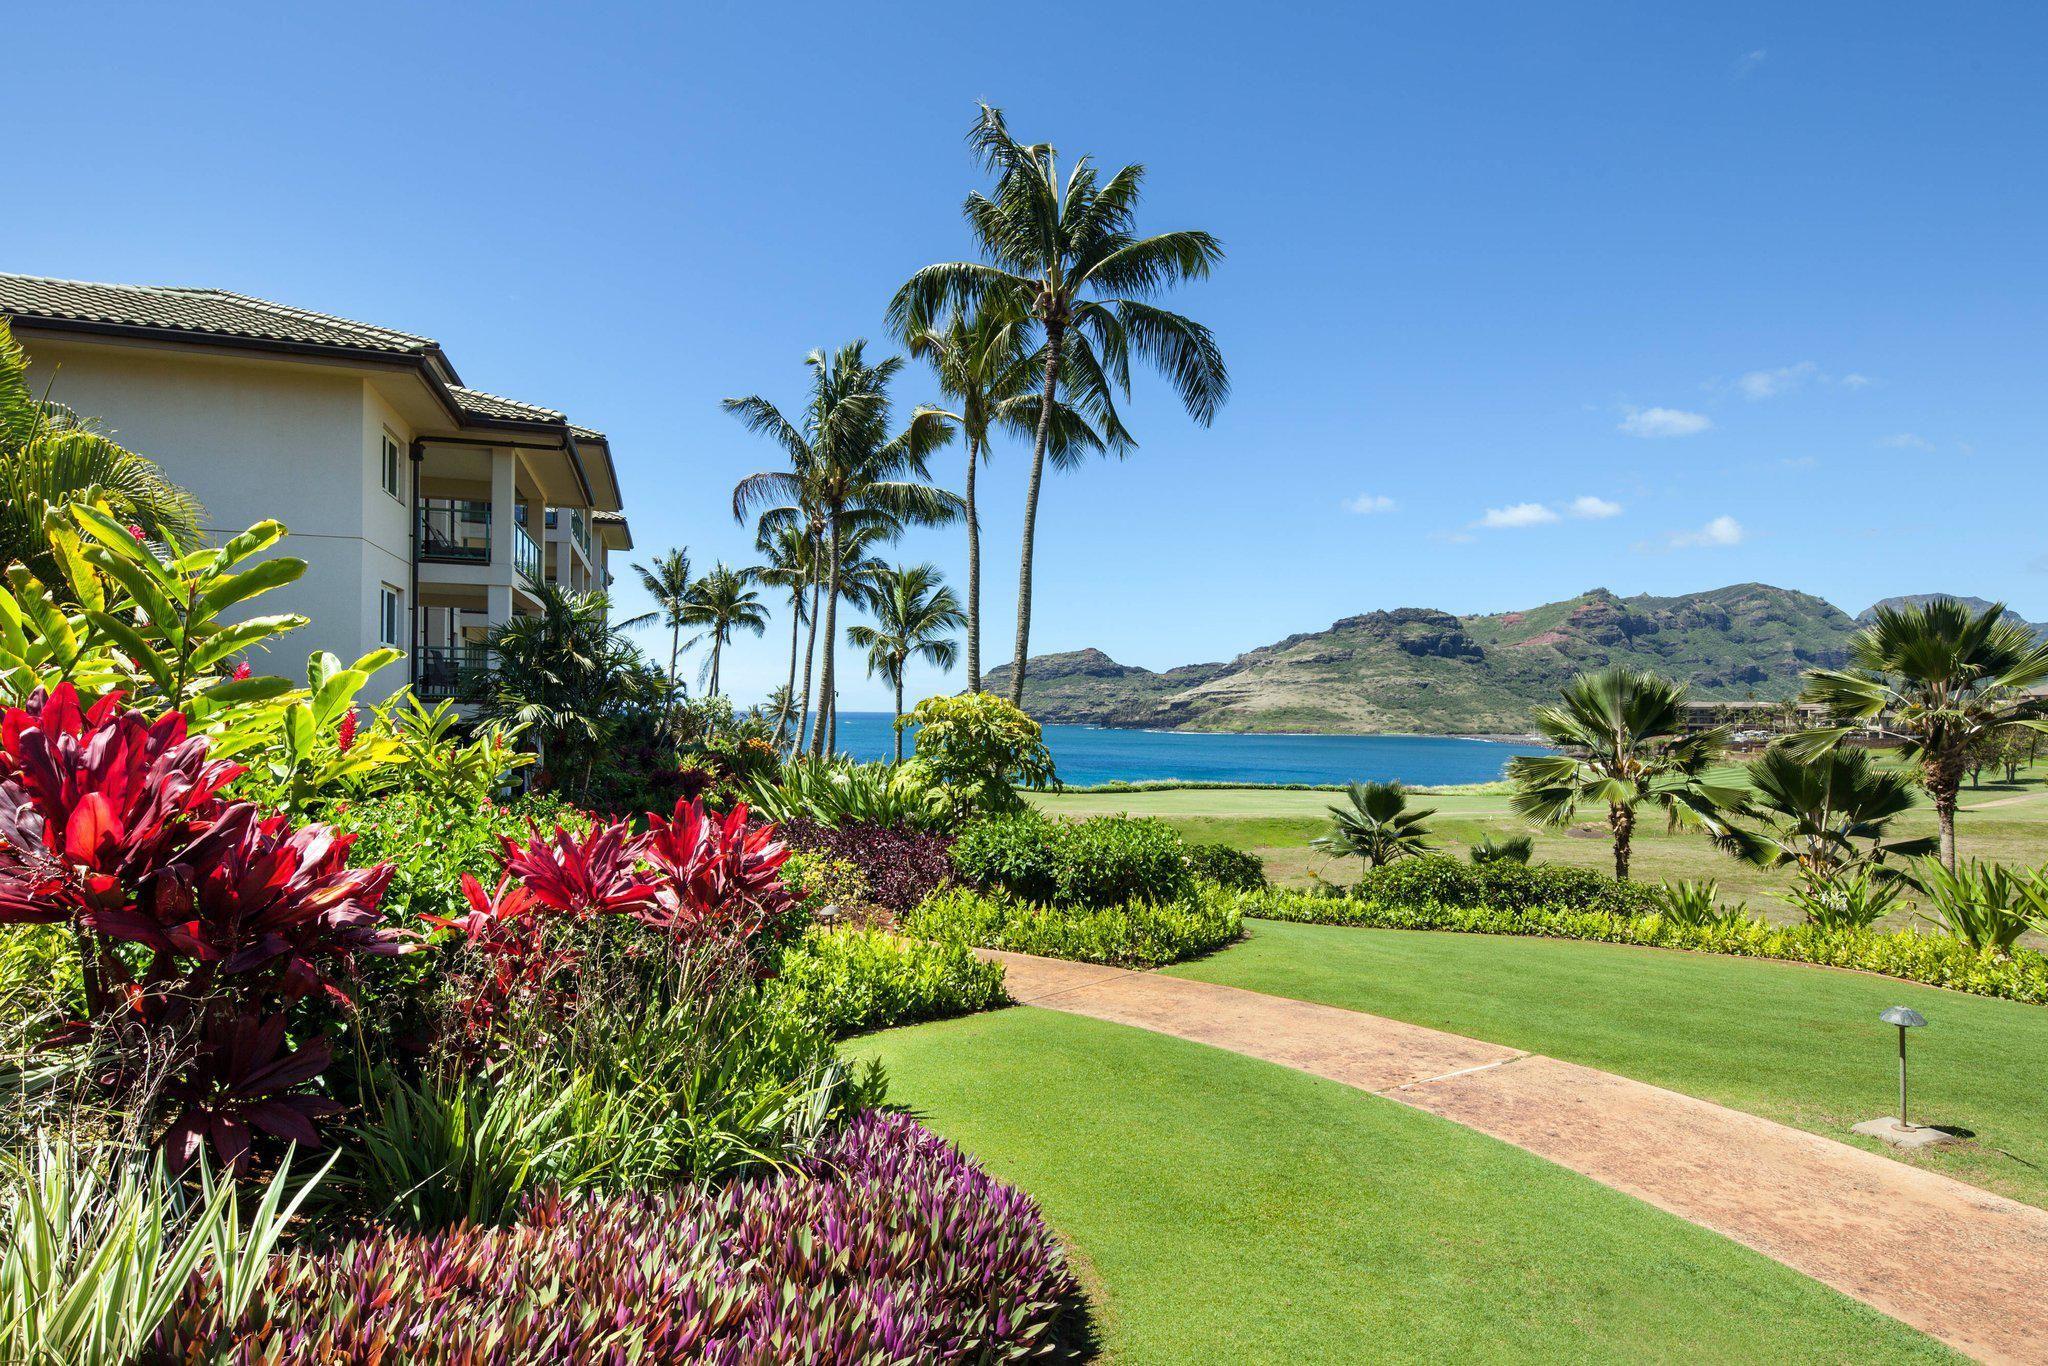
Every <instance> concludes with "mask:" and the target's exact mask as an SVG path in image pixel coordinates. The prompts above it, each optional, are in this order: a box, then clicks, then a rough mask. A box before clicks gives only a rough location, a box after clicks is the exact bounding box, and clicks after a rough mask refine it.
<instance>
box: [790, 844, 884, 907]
mask: <svg viewBox="0 0 2048 1366" xmlns="http://www.w3.org/2000/svg"><path fill="white" fill-rule="evenodd" d="M779 872H780V875H781V878H782V885H783V886H785V887H787V888H789V890H790V891H791V892H793V893H795V895H796V898H797V905H798V906H799V907H800V908H801V909H802V911H803V913H804V914H805V915H807V916H815V915H817V914H818V912H819V911H822V910H823V909H825V907H827V906H837V907H838V908H839V909H840V910H841V911H843V912H850V911H852V910H854V909H855V908H857V907H859V906H862V905H864V904H865V903H866V902H867V899H868V879H867V874H865V873H863V872H861V870H860V866H859V865H858V864H856V863H853V862H852V861H850V860H848V859H843V858H833V857H832V856H831V855H830V854H823V853H810V852H807V851H805V850H802V849H799V850H797V851H796V852H794V853H792V854H791V855H790V856H789V858H788V859H786V860H785V861H784V862H783V865H782V867H781V869H780V870H779Z"/></svg>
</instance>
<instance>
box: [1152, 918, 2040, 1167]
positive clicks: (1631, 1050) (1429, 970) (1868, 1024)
mask: <svg viewBox="0 0 2048 1366" xmlns="http://www.w3.org/2000/svg"><path fill="white" fill-rule="evenodd" d="M1245 923H1246V927H1247V929H1248V930H1249V937H1248V938H1247V939H1246V940H1245V942H1244V943H1242V944H1240V945H1239V946H1237V947H1235V948H1233V949H1231V950H1230V951H1229V952H1227V953H1223V954H1219V955H1217V956H1216V957H1213V958H1210V959H1207V960H1204V961H1202V962H1198V963H1187V964H1182V965H1180V966H1179V967H1176V968H1174V969H1172V971H1173V972H1174V973H1175V975H1177V976H1182V977H1191V978H1197V979H1200V980H1202V981H1207V982H1222V983H1226V984H1228V985H1230V986H1237V987H1246V988H1249V989H1251V990H1253V991H1263V992H1267V993H1269V994H1272V995H1276V996H1288V997H1293V998H1295V999H1298V1000H1304V1001H1320V1002H1322V1003H1324V1004H1327V1005H1334V1006H1343V1007H1345V1008H1347V1009H1352V1010H1364V1011H1370V1012H1372V1013H1374V1014H1377V1015H1386V1016H1390V1017H1392V1018H1394V1019H1397V1020H1407V1021H1410V1022H1411V1023H1414V1024H1422V1025H1429V1026H1431V1027H1433V1028H1436V1029H1445V1030H1449V1031H1451V1032H1453V1033H1457V1034H1466V1035H1470V1036H1472V1037H1474V1038H1481V1039H1487V1040H1490V1041H1492V1042H1494V1043H1500V1044H1506V1045H1508V1046H1510V1047H1513V1048H1521V1049H1527V1050H1529V1051H1531V1052H1535V1053H1544V1054H1548V1055H1549V1056H1551V1057H1554V1058H1562V1059H1565V1060H1566V1061H1569V1062H1576V1063H1584V1064H1586V1065H1588V1066H1591V1067H1598V1068H1602V1069H1604V1070H1606V1071H1609V1072H1617V1073H1620V1074H1621V1075H1623V1076H1626V1077H1633V1078H1635V1079H1636V1080H1638V1081H1647V1082H1652V1083H1654V1084H1656V1085H1658V1086H1664V1087H1668V1088H1670V1089H1671V1090H1674V1091H1683V1092H1685V1093H1686V1094H1688V1095H1694V1096H1701V1097H1704V1098H1706V1099H1708V1100H1714V1101H1719V1102H1720V1103H1722V1104H1724V1105H1728V1106H1732V1107H1734V1108H1736V1109H1740V1110H1747V1111H1749V1112H1751V1113H1753V1114H1758V1115H1763V1116H1766V1117H1767V1118H1770V1119H1775V1120H1779V1121H1781V1122H1783V1123H1786V1124H1791V1125H1795V1126H1797V1127H1799V1128H1802V1129H1807V1130H1811V1131H1812V1132H1814V1133H1820V1134H1825V1135H1827V1136H1828V1137H1830V1138H1836V1139H1840V1140H1842V1141H1844V1142H1852V1143H1856V1144H1858V1145H1859V1146H1862V1147H1866V1148H1868V1149H1870V1150H1871V1151H1874V1152H1882V1153H1885V1154H1886V1155H1888V1156H1896V1154H1894V1153H1893V1152H1892V1150H1891V1149H1889V1148H1886V1147H1884V1146H1883V1145H1881V1144H1879V1143H1876V1142H1874V1141H1872V1140H1868V1139H1858V1138H1855V1137H1853V1136H1852V1135H1851V1134H1850V1133H1849V1126H1850V1125H1852V1124H1854V1123H1856V1122H1857V1121H1859V1120H1865V1119H1870V1118H1872V1117H1873V1116H1876V1115H1883V1114H1889V1113H1891V1111H1892V1110H1893V1109H1894V1108H1895V1103H1896V1099H1897V1095H1898V1090H1897V1088H1898V1063H1897V1052H1896V1037H1897V1036H1896V1034H1895V1032H1894V1031H1893V1030H1892V1028H1891V1027H1890V1026H1887V1025H1883V1024H1880V1023H1879V1022H1878V1018H1877V1017H1878V1014H1879V1012H1880V1011H1882V1010H1883V1009H1884V1008H1885V1007H1886V1006H1890V1005H1908V1006H1912V1007H1913V1008H1914V1009H1916V1010H1918V1011H1919V1012H1920V1013H1921V1014H1923V1015H1925V1016H1926V1017H1927V1019H1928V1022H1929V1027H1928V1028H1926V1029H1922V1030H1916V1031H1914V1036H1913V1039H1912V1041H1911V1048H1912V1075H1913V1093H1914V1096H1915V1097H1916V1099H1914V1100H1913V1101H1912V1107H1913V1110H1914V1114H1915V1116H1916V1117H1918V1118H1920V1119H1922V1120H1924V1121H1925V1122H1928V1123H1934V1124H1948V1125H1956V1126H1960V1127H1963V1128H1966V1129H1969V1130H1971V1131H1973V1132H1974V1133H1975V1134H1976V1138H1975V1140H1974V1141H1972V1142H1970V1143H1965V1144H1958V1145H1955V1146H1953V1147H1947V1148H1940V1149H1935V1150H1933V1151H1932V1152H1931V1153H1927V1154H1921V1155H1915V1156H1913V1157H1911V1158H1909V1159H1904V1160H1910V1161H1912V1162H1914V1163H1915V1164H1917V1165H1921V1166H1926V1167H1929V1168H1931V1169H1933V1170H1936V1171H1941V1172H1944V1173H1946V1174H1948V1175H1950V1176H1953V1177H1956V1178H1957V1179H1958V1180H1962V1181H1968V1182H1970V1183H1972V1184H1974V1185H1978V1186H1982V1187H1985V1188H1986V1189H1989V1190H1995V1191H1998V1192H2000V1193H2002V1194H2005V1195H2010V1196H2012V1197H2014V1198H2015V1199H2019V1200H2025V1201H2028V1202H2029V1203H2032V1204H2035V1205H2042V1206H2048V1091H2044V1089H2043V1086H2042V1081H2041V1062H2042V1059H2043V1058H2048V1009H2044V1008H2042V1007H2040V1006H2028V1005H2019V1004H2016V1003H2014V1002H2010V1001H1993V1000H1987V999H1984V998H1982V997H1976V996H1966V995H1963V994H1962V993H1960V992H1949V991H1941V990H1938V989H1936V988H1933V987H1921V986H1913V985H1909V984H1906V983H1901V982H1894V981H1891V980H1889V979H1886V978H1881V977H1873V976H1869V975H1866V974H1863V973H1854V972H1842V971H1836V970H1833V969H1828V968H1816V967H1808V966H1805V965H1803V964H1796V963H1771V962H1763V961H1759V960H1755V959H1745V958H1724V957H1717V956H1715V955H1711V954H1693V953H1680V952H1674V951H1672V950H1668V949H1643V948H1634V947H1629V946H1625V945H1614V944H1584V943H1575V942H1567V941H1563V940H1552V939H1513V938H1499V937H1494V936H1488V935H1463V934H1434V933H1428V932H1409V931H1400V930H1358V929H1343V928H1337V927H1334V926H1327V925H1291V924H1278V923H1275V922H1272V921H1263V920H1261V921H1247V922H1245Z"/></svg>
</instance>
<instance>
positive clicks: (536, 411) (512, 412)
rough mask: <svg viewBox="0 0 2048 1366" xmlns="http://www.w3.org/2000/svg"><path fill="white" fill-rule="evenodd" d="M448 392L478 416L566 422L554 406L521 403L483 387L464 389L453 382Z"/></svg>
mask: <svg viewBox="0 0 2048 1366" xmlns="http://www.w3.org/2000/svg"><path fill="white" fill-rule="evenodd" d="M448 392H449V393H451V394H453V395H455V401H456V403H458V404H459V405H461V407H462V411H464V412H465V413H473V414H475V415H476V416H478V417H499V418H504V417H509V418H512V419H514V420H515V421H519V422H565V421H566V420H567V419H565V418H564V417H563V416H562V414H560V413H558V412H556V411H555V410H554V409H553V408H543V407H540V406H539V405H538V404H533V403H521V402H520V401H519V400H518V399H516V398H505V397H502V396H501V395H498V394H487V393H485V392H484V391H483V390H481V389H464V388H462V387H461V386H459V385H454V384H451V385H449V386H448Z"/></svg>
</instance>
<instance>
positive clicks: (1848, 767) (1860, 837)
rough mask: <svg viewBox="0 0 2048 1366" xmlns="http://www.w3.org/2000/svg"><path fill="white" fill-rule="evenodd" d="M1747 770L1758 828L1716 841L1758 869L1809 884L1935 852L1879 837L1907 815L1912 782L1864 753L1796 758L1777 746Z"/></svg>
mask: <svg viewBox="0 0 2048 1366" xmlns="http://www.w3.org/2000/svg"><path fill="white" fill-rule="evenodd" d="M1748 770H1749V786H1750V795H1749V798H1748V807H1749V811H1750V814H1752V815H1755V816H1758V817H1760V818H1761V819H1762V821H1763V826H1762V828H1761V829H1758V830H1741V829H1732V830H1730V831H1729V832H1728V834H1727V836H1726V837H1724V838H1723V839H1722V840H1720V841H1719V843H1720V844H1721V846H1722V847H1723V848H1725V849H1727V850H1728V851H1729V852H1730V853H1733V854H1735V855H1737V856H1738V857H1740V858H1743V859H1746V860H1748V861H1749V862H1751V863H1754V864H1756V865H1758V866H1759V867H1763V868H1783V867H1788V866H1793V867H1797V868H1798V869H1799V872H1800V875H1801V876H1802V877H1805V878H1808V879H1809V880H1812V879H1825V878H1827V877H1830V876H1832V875H1833V874H1834V873H1836V872H1837V871H1840V870H1842V869H1853V868H1859V867H1862V866H1864V865H1867V864H1873V863H1882V862H1883V861H1884V860H1885V858H1886V857H1888V856H1893V857H1898V858H1914V857H1917V856H1918V855H1921V854H1925V853H1929V852H1931V851H1932V850H1933V849H1934V847H1935V842H1934V841H1933V840H1931V839H1924V838H1923V839H1907V840H1888V839H1886V838H1885V835H1886V830H1887V827H1888V826H1889V825H1890V824H1891V822H1892V821H1893V820H1894V819H1895V818H1896V817H1898V816H1901V815H1904V814H1905V813H1906V812H1908V811H1910V810H1912V809H1913V801H1914V798H1913V783H1912V779H1910V778H1909V777H1907V776H1906V775H1905V774H1903V773H1898V772H1888V771H1886V770H1883V769H1880V768H1877V767H1875V766H1874V765H1873V764H1872V763H1871V762H1870V751H1869V750H1864V749H1847V748H1840V747H1838V748H1835V749H1832V750H1829V751H1828V752H1827V753H1825V754H1819V755H1815V756H1814V757H1812V758H1811V759H1802V758H1800V757H1799V756H1798V755H1796V754H1794V753H1793V752H1792V751H1791V750H1789V749H1787V748H1785V747H1784V746H1783V745H1777V746H1773V747H1772V748H1770V749H1767V750H1765V751H1764V752H1763V754H1762V755H1761V756H1759V757H1758V758H1757V759H1755V760H1753V761H1752V762H1751V763H1750V764H1749V765H1748Z"/></svg>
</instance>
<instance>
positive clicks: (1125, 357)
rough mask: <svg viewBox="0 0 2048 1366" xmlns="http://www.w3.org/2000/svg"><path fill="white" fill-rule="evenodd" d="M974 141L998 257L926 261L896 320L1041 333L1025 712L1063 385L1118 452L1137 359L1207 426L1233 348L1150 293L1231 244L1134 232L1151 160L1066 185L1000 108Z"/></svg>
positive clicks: (1028, 541)
mask: <svg viewBox="0 0 2048 1366" xmlns="http://www.w3.org/2000/svg"><path fill="white" fill-rule="evenodd" d="M968 143H969V145H970V146H972V147H973V148H974V150H975V152H976V153H977V154H978V155H979V156H980V157H981V160H982V162H983V164H984V165H985V166H986V167H987V169H988V170H989V172H990V173H991V174H993V175H994V176H995V177H996V185H995V190H994V193H993V195H992V196H991V195H984V194H981V193H980V192H976V193H973V194H970V195H969V196H968V197H967V202H966V205H965V212H966V215H967V222H968V225H969V227H970V229H971V230H972V231H973V233H974V236H975V239H976V241H977V243H978V245H979V246H980V248H981V252H982V255H983V256H984V257H986V258H987V259H986V260H983V261H949V262H942V263H940V264H937V265H930V266H926V267H925V268H924V269H922V270H920V271H918V272H917V273H916V274H915V275H913V276H911V277H910V279H909V280H908V281H907V282H906V283H905V284H904V285H903V287H902V288H901V289H899V290H898V291H897V292H896V297H895V298H894V299H893V300H891V301H890V304H889V317H890V322H891V325H892V326H894V327H895V328H896V330H897V332H898V334H899V335H901V336H906V337H907V336H911V335H914V334H916V333H919V332H923V331H925V330H926V329H928V328H930V327H932V326H933V325H934V324H935V323H936V322H937V320H938V319H939V317H940V315H941V314H942V313H943V312H944V311H945V310H946V309H947V308H948V307H949V306H952V307H958V308H967V309H976V310H980V311H982V312H986V313H989V314H991V315H994V316H997V317H1002V318H1009V319H1014V320H1017V321H1020V322H1021V321H1024V320H1029V322H1030V323H1031V324H1033V325H1034V326H1035V327H1036V328H1037V330H1038V334H1039V339H1040V346H1039V354H1040V357H1041V364H1042V366H1043V374H1042V378H1041V382H1040V396H1039V407H1038V425H1037V430H1036V435H1035V436H1034V439H1033V443H1032V451H1031V477H1030V482H1029V485H1028V486H1027V490H1026V493H1025V499H1024V544H1023V552H1022V556H1021V559H1020V563H1019V566H1018V573H1017V656H1016V662H1015V664H1014V666H1013V673H1012V676H1011V679H1010V701H1011V702H1012V703H1013V704H1016V705H1019V706H1021V705H1022V704H1023V700H1024V669H1025V657H1026V655H1027V654H1028V653H1029V650H1030V645H1031V575H1032V551H1033V546H1034V539H1035V535H1036V532H1037V526H1038V494H1039V488H1040V485H1041V484H1042V482H1043V480H1044V477H1045V458H1046V452H1047V449H1048V447H1049V445H1050V443H1051V438H1052V429H1053V421H1054V413H1055V412H1056V410H1057V407H1058V403H1059V392H1060V386H1061V384H1062V383H1063V382H1064V383H1065V385H1066V387H1067V390H1068V392H1069V393H1070V394H1071V395H1072V401H1073V402H1074V403H1076V404H1077V405H1078V406H1079V407H1080V408H1081V409H1082V410H1083V411H1084V412H1085V413H1086V414H1087V415H1088V417H1089V418H1090V419H1091V420H1092V422H1093V423H1094V425H1095V429H1096V430H1097V431H1098V432H1099V433H1100V435H1101V438H1102V440H1103V442H1104V443H1105V444H1106V445H1107V446H1108V447H1109V448H1110V449H1112V450H1114V451H1116V452H1118V453H1119V454H1121V453H1123V452H1124V451H1126V450H1128V449H1129V448H1130V446H1131V445H1132V441H1131V438H1130V433H1128V432H1127V431H1125V430H1124V427H1123V424H1122V422H1120V421H1119V420H1118V418H1117V415H1116V408H1115V405H1114V401H1113V400H1114V393H1113V392H1112V391H1113V389H1114V390H1121V391H1123V393H1124V394H1125V395H1126V396H1128V395H1129V393H1130V382H1131V357H1132V355H1133V354H1134V353H1135V354H1136V355H1137V356H1138V357H1139V358H1140V359H1141V360H1145V361H1148V362H1150V363H1151V364H1152V365H1153V366H1155V367H1157V368H1158V369H1159V370H1161V371H1163V372H1164V373H1165V375H1166V377H1167V379H1168V381H1169V382H1170V383H1171V384H1172V385H1173V387H1174V389H1175V390H1176V392H1178V394H1179V396H1180V400H1181V402H1182V404H1183V405H1184V406H1185V407H1186V408H1187V410H1188V413H1189V415H1190V416H1192V417H1193V418H1194V419H1195V420H1196V421H1197V422H1199V423H1201V424H1202V425H1203V426H1207V425H1208V424H1209V423H1210V422H1212V421H1213V420H1214V419H1215V416H1216V410H1217V409H1218V408H1219V407H1221V406H1222V404H1223V401H1224V400H1225V398H1227V397H1228V396H1229V393H1230V377H1229V373H1228V371H1227V370H1226V368H1225V366H1224V363H1223V353H1222V351H1221V350H1220V349H1218V347H1217V345H1216V341H1215V338H1214V337H1212V336H1211V335H1210V333H1209V329H1208V328H1206V327H1204V326H1202V325H1201V324H1200V323H1197V322H1194V321H1193V320H1191V319H1188V318H1184V317H1182V316H1180V315H1179V314H1177V313H1170V312H1168V311H1166V310H1165V309H1162V308H1159V307H1156V306H1155V305H1153V304H1152V303H1151V302H1150V299H1151V298H1152V297H1153V296H1155V295H1157V294H1158V293H1159V292H1160V291H1162V290H1164V289H1166V288H1167V287H1169V286H1171V285H1174V284H1178V283H1180V282H1182V281H1184V280H1193V279H1201V278H1204V277H1206V276H1207V275H1208V274H1209V271H1210V269H1211V268H1212V267H1213V266H1214V265H1215V264H1216V262H1217V261H1219V260H1221V259H1222V257H1223V248H1222V246H1221V244H1220V243H1218V242H1217V240H1216V239H1215V238H1214V237H1212V236H1210V235H1209V234H1208V233H1206V232H1199V231H1180V232H1165V233H1159V234H1157V235H1155V236H1151V237H1139V236H1137V235H1136V234H1135V233H1134V232H1133V228H1134V226H1135V224H1134V219H1135V217H1136V211H1137V206H1138V198H1139V190H1140V185H1141V184H1142V182H1143V180H1144V177H1145V168H1144V167H1143V166H1126V167H1124V168H1123V169H1122V170H1120V171H1118V172H1116V174H1114V175H1112V176H1110V177H1109V179H1108V180H1106V181H1105V180H1103V179H1102V178H1101V176H1100V175H1099V174H1098V173H1097V171H1096V168H1095V165H1094V163H1093V162H1091V161H1090V160H1089V159H1088V158H1087V157H1085V156H1084V157H1082V158H1080V159H1079V160H1078V161H1077V162H1075V163H1074V166H1073V168H1072V170H1071V171H1070V172H1069V173H1068V174H1067V176H1066V177H1065V178H1064V179H1062V178H1061V176H1060V173H1059V159H1058V155H1057V153H1056V152H1055V150H1054V149H1053V148H1052V147H1051V146H1049V145H1047V144H1044V143H1038V144H1034V145H1031V146H1025V145H1024V144H1022V143H1019V142H1018V141H1017V140H1016V139H1015V138H1013V137H1011V136H1010V131H1009V129H1008V127H1007V126H1006V125H1005V124H1004V122H1003V115H1002V111H1001V110H998V109H992V108H990V107H989V106H988V105H985V104H984V105H983V106H982V107H981V115H980V117H979V118H977V119H976V120H975V123H974V127H973V128H972V129H971V130H970V131H969V132H968Z"/></svg>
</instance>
